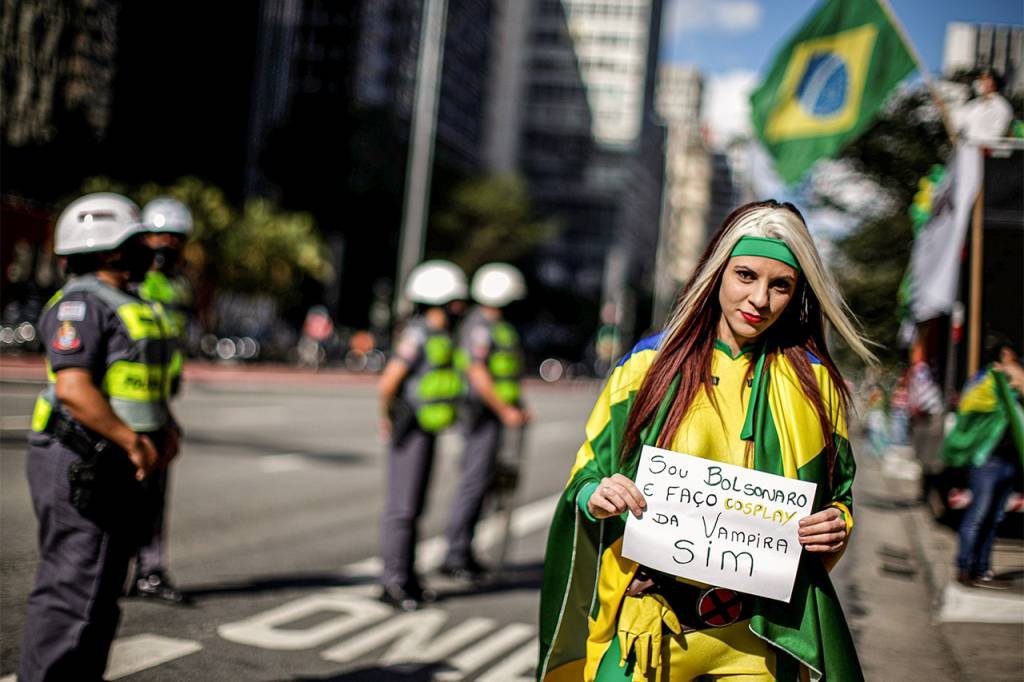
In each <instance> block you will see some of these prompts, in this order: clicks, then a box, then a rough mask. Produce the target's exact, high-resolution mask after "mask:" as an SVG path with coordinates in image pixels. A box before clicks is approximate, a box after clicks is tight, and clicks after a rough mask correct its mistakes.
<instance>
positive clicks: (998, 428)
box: [942, 366, 1024, 467]
mask: <svg viewBox="0 0 1024 682" xmlns="http://www.w3.org/2000/svg"><path fill="white" fill-rule="evenodd" d="M1017 397H1018V393H1017V392H1016V391H1015V390H1013V389H1012V388H1010V385H1009V383H1008V382H1007V381H1006V375H1005V374H1003V373H1002V372H1000V371H998V370H996V369H994V368H993V367H991V366H989V367H987V368H985V369H983V370H982V371H980V372H978V373H977V374H976V375H974V377H973V378H972V379H971V380H970V381H969V382H968V383H967V385H966V386H964V392H963V396H962V397H961V398H960V407H959V409H958V410H957V417H956V425H955V426H954V427H953V430H952V431H950V432H949V435H947V436H946V440H945V441H944V442H943V444H942V461H944V462H945V463H946V464H949V465H951V466H957V467H962V466H967V465H970V466H973V467H978V466H981V465H982V464H984V463H985V462H986V461H988V458H989V456H990V455H991V454H992V451H993V450H995V448H996V445H998V444H999V442H1000V441H1001V440H1002V439H1003V435H1004V434H1005V433H1006V429H1007V428H1009V429H1010V432H1011V435H1012V437H1013V442H1014V444H1015V445H1016V446H1017V454H1018V455H1020V457H1021V463H1022V464H1024V412H1022V410H1021V406H1020V404H1019V403H1018V402H1017Z"/></svg>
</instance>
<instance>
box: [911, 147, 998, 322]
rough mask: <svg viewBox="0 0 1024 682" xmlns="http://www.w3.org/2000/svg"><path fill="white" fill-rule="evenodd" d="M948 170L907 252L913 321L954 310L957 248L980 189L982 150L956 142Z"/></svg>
mask: <svg viewBox="0 0 1024 682" xmlns="http://www.w3.org/2000/svg"><path fill="white" fill-rule="evenodd" d="M948 169H949V170H948V171H947V173H946V177H945V178H943V180H942V182H941V183H939V185H938V186H937V187H936V188H935V193H934V195H933V198H932V217H931V219H930V220H929V221H928V222H927V223H925V224H924V226H923V227H922V228H921V232H920V234H918V235H917V239H915V240H914V246H913V250H912V251H911V254H910V312H911V315H912V316H913V318H914V321H915V322H923V321H925V320H930V319H932V318H935V317H938V316H939V315H948V314H949V313H950V311H951V310H952V308H953V301H955V300H956V285H957V281H958V280H959V278H960V252H961V251H962V250H963V248H964V238H965V236H966V235H967V227H968V226H969V225H970V223H971V212H972V210H973V209H974V200H975V199H976V198H977V196H978V191H979V190H980V189H981V179H982V157H981V151H980V150H979V148H978V147H975V146H973V145H959V146H958V147H957V148H956V151H955V152H954V153H953V157H952V158H951V159H950V160H949V166H948Z"/></svg>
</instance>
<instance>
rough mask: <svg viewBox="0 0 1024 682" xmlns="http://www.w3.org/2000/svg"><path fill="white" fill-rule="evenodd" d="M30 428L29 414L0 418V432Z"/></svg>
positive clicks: (30, 419) (30, 416)
mask: <svg viewBox="0 0 1024 682" xmlns="http://www.w3.org/2000/svg"><path fill="white" fill-rule="evenodd" d="M30 428H32V415H30V414H28V415H21V414H9V415H7V416H5V417H0V431H24V430H25V429H30ZM4 679H7V678H4Z"/></svg>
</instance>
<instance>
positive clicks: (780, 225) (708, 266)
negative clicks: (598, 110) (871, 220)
mask: <svg viewBox="0 0 1024 682" xmlns="http://www.w3.org/2000/svg"><path fill="white" fill-rule="evenodd" d="M730 218H731V220H729V219H727V221H726V223H725V224H723V226H722V229H721V232H720V234H719V235H718V236H717V237H716V239H715V240H714V241H713V242H712V244H711V246H710V247H709V251H708V252H707V253H705V256H704V260H703V261H702V262H701V264H700V265H699V266H698V270H697V272H696V274H694V277H693V281H691V282H690V284H689V285H688V286H687V287H686V288H685V289H684V290H683V292H682V294H681V295H680V298H679V301H678V302H677V303H676V307H675V309H674V310H673V312H672V316H671V318H670V319H669V321H668V324H667V325H666V326H665V337H664V339H665V341H668V340H669V339H671V338H673V337H674V336H675V335H676V334H678V333H679V332H680V331H681V330H683V329H686V328H688V326H689V323H690V322H691V320H693V319H694V317H695V315H696V314H697V312H698V307H699V306H700V305H701V302H702V301H707V300H709V298H710V296H713V295H717V292H716V291H712V289H713V288H714V287H716V286H717V285H718V283H719V280H720V279H721V273H722V271H723V270H724V268H725V266H726V264H727V263H728V262H729V258H730V254H731V253H732V250H733V248H735V246H736V243H737V242H738V241H739V240H740V238H742V237H746V236H755V237H770V238H772V239H781V240H782V241H784V242H785V243H786V246H788V247H789V249H790V251H792V252H793V255H794V256H796V260H797V262H798V263H799V264H800V270H801V275H802V276H803V277H804V278H805V279H806V281H807V285H808V286H809V287H810V289H811V291H813V292H814V295H815V297H816V298H817V299H818V301H819V303H820V305H821V311H822V313H823V314H824V316H825V318H826V319H827V320H828V322H829V323H830V324H831V325H832V327H833V329H835V330H836V332H837V333H838V334H839V335H840V336H841V337H842V338H843V340H844V341H846V343H847V345H849V346H850V349H851V350H853V352H855V353H856V354H857V355H858V356H860V358H861V359H862V360H864V362H866V363H868V364H875V363H876V362H877V359H876V358H875V355H874V353H872V352H871V351H870V350H868V343H869V341H868V340H867V339H866V338H865V337H864V336H863V335H862V334H861V333H860V331H859V330H858V328H857V327H858V325H857V323H856V322H855V319H856V318H855V316H854V314H853V312H852V311H851V310H850V307H849V306H848V305H847V303H846V300H845V299H844V298H843V295H842V293H841V291H840V289H839V285H838V283H837V282H836V280H835V278H834V277H833V276H832V273H831V272H830V271H829V270H828V268H826V267H825V266H824V264H823V263H822V261H821V256H820V255H819V254H818V249H817V248H816V247H815V245H814V239H813V238H812V237H811V233H810V231H808V229H807V225H806V224H805V223H804V221H803V217H802V216H801V215H800V213H799V212H798V211H797V210H796V208H795V207H791V206H790V205H789V204H785V205H783V204H778V203H777V202H774V201H772V202H765V203H758V204H748V205H747V206H746V207H741V208H740V209H738V210H737V211H736V212H734V214H733V215H732V216H730ZM798 303H799V302H797V301H790V304H798ZM664 345H665V343H664V342H663V343H662V346H664Z"/></svg>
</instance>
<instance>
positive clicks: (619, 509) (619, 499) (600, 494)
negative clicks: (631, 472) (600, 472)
mask: <svg viewBox="0 0 1024 682" xmlns="http://www.w3.org/2000/svg"><path fill="white" fill-rule="evenodd" d="M646 508H647V501H646V500H645V499H644V496H643V493H641V492H640V489H639V488H637V487H636V484H635V483H633V481H632V480H630V479H629V478H627V477H626V476H623V475H622V474H612V476H611V477H609V478H602V479H601V483H600V484H598V486H597V489H596V490H595V491H594V492H593V494H592V495H591V496H590V499H589V500H587V510H588V511H589V512H590V515H591V516H593V517H594V518H595V519H607V518H608V517H611V516H618V515H619V514H622V513H623V512H625V511H626V510H627V509H628V510H629V511H631V512H633V515H634V516H636V517H637V518H640V517H641V515H643V512H644V509H646Z"/></svg>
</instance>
